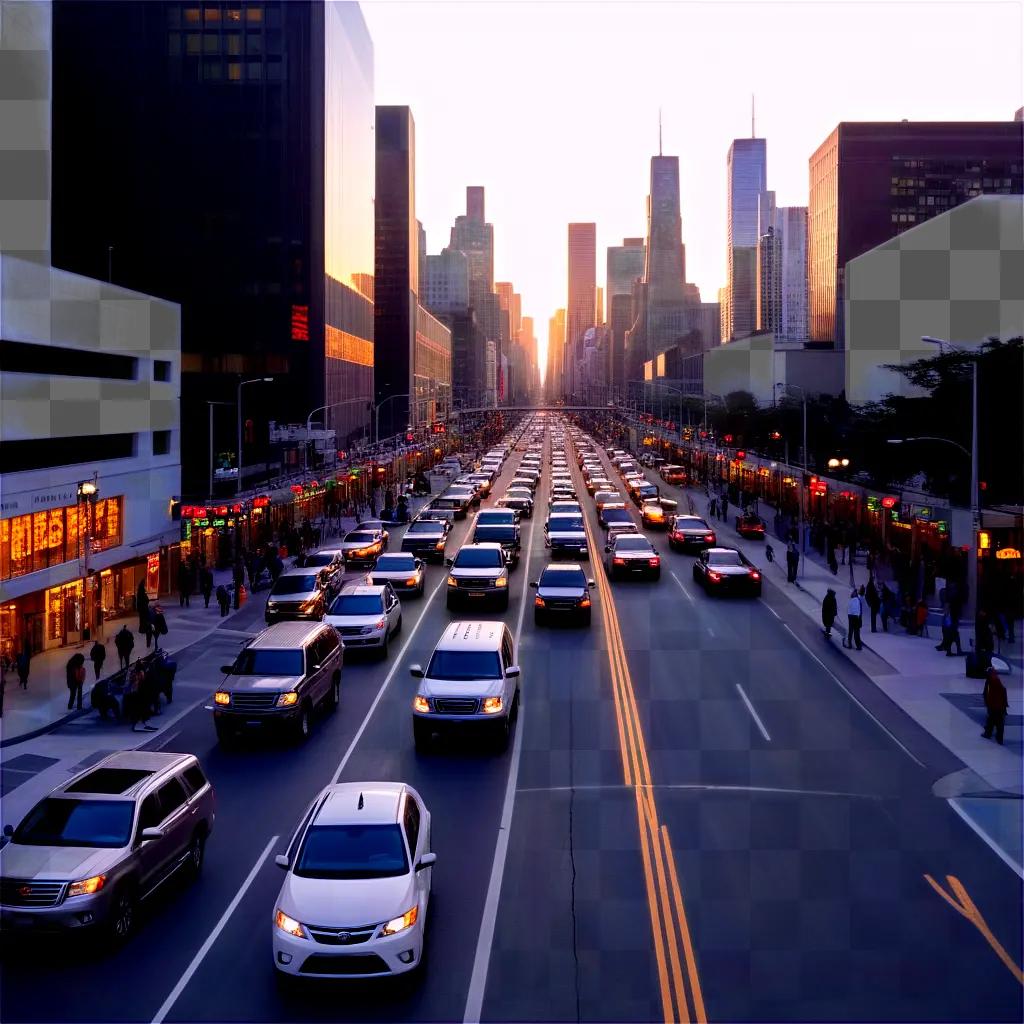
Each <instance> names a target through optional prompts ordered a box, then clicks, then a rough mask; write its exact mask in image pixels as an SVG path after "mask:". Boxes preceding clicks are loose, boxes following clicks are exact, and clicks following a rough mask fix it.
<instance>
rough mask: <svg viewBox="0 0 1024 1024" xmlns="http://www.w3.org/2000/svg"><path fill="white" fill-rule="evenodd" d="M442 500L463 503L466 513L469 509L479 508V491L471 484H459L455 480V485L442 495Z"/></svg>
mask: <svg viewBox="0 0 1024 1024" xmlns="http://www.w3.org/2000/svg"><path fill="white" fill-rule="evenodd" d="M442 497H444V498H452V499H455V500H459V501H462V502H464V503H465V506H466V511H467V512H468V511H469V509H470V507H472V506H479V504H480V489H479V487H477V486H476V485H471V484H460V483H459V482H458V481H457V480H456V482H455V483H453V484H452V485H451V487H449V488H448V490H447V491H445V492H444V494H443V495H442Z"/></svg>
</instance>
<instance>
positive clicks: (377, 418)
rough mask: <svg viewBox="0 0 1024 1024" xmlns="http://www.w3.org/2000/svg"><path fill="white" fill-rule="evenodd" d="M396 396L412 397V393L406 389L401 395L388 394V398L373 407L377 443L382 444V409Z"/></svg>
mask: <svg viewBox="0 0 1024 1024" xmlns="http://www.w3.org/2000/svg"><path fill="white" fill-rule="evenodd" d="M396 398H410V399H411V398H412V395H411V394H409V392H408V391H406V392H405V393H404V394H401V395H388V397H387V398H385V399H384V400H383V401H382V402H378V403H377V404H376V405H375V406H374V408H373V412H374V430H373V433H374V438H375V440H374V443H375V444H380V411H381V409H383V408H384V406H385V405H387V404H388V402H391V401H394V399H396Z"/></svg>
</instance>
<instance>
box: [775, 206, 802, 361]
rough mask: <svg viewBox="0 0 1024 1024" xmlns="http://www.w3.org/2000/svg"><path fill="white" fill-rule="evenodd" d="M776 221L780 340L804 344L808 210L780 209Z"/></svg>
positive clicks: (794, 207)
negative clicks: (796, 341) (791, 340)
mask: <svg viewBox="0 0 1024 1024" xmlns="http://www.w3.org/2000/svg"><path fill="white" fill-rule="evenodd" d="M776 220H777V223H778V231H779V246H778V251H779V255H780V257H781V259H782V271H781V273H780V275H779V288H780V292H781V296H780V302H779V332H780V333H779V337H782V338H792V339H795V340H800V341H803V340H804V339H805V338H806V337H807V207H806V206H780V207H779V208H778V210H777V214H776Z"/></svg>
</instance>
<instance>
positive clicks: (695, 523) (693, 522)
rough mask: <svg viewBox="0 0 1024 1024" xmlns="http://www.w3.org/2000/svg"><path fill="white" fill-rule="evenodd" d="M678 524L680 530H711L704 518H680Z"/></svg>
mask: <svg viewBox="0 0 1024 1024" xmlns="http://www.w3.org/2000/svg"><path fill="white" fill-rule="evenodd" d="M676 526H678V527H679V529H680V530H705V531H707V530H710V529H711V527H710V526H708V524H707V523H705V522H704V520H703V519H680V520H679V521H678V522H677V523H676Z"/></svg>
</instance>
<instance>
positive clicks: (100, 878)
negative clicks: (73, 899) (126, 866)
mask: <svg viewBox="0 0 1024 1024" xmlns="http://www.w3.org/2000/svg"><path fill="white" fill-rule="evenodd" d="M106 881H107V876H106V875H93V876H92V878H83V879H82V880H81V881H80V882H72V883H71V884H70V885H69V886H68V896H69V897H70V896H91V895H92V894H93V893H94V892H99V891H100V889H102V888H103V886H104V885H105V884H106Z"/></svg>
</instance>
